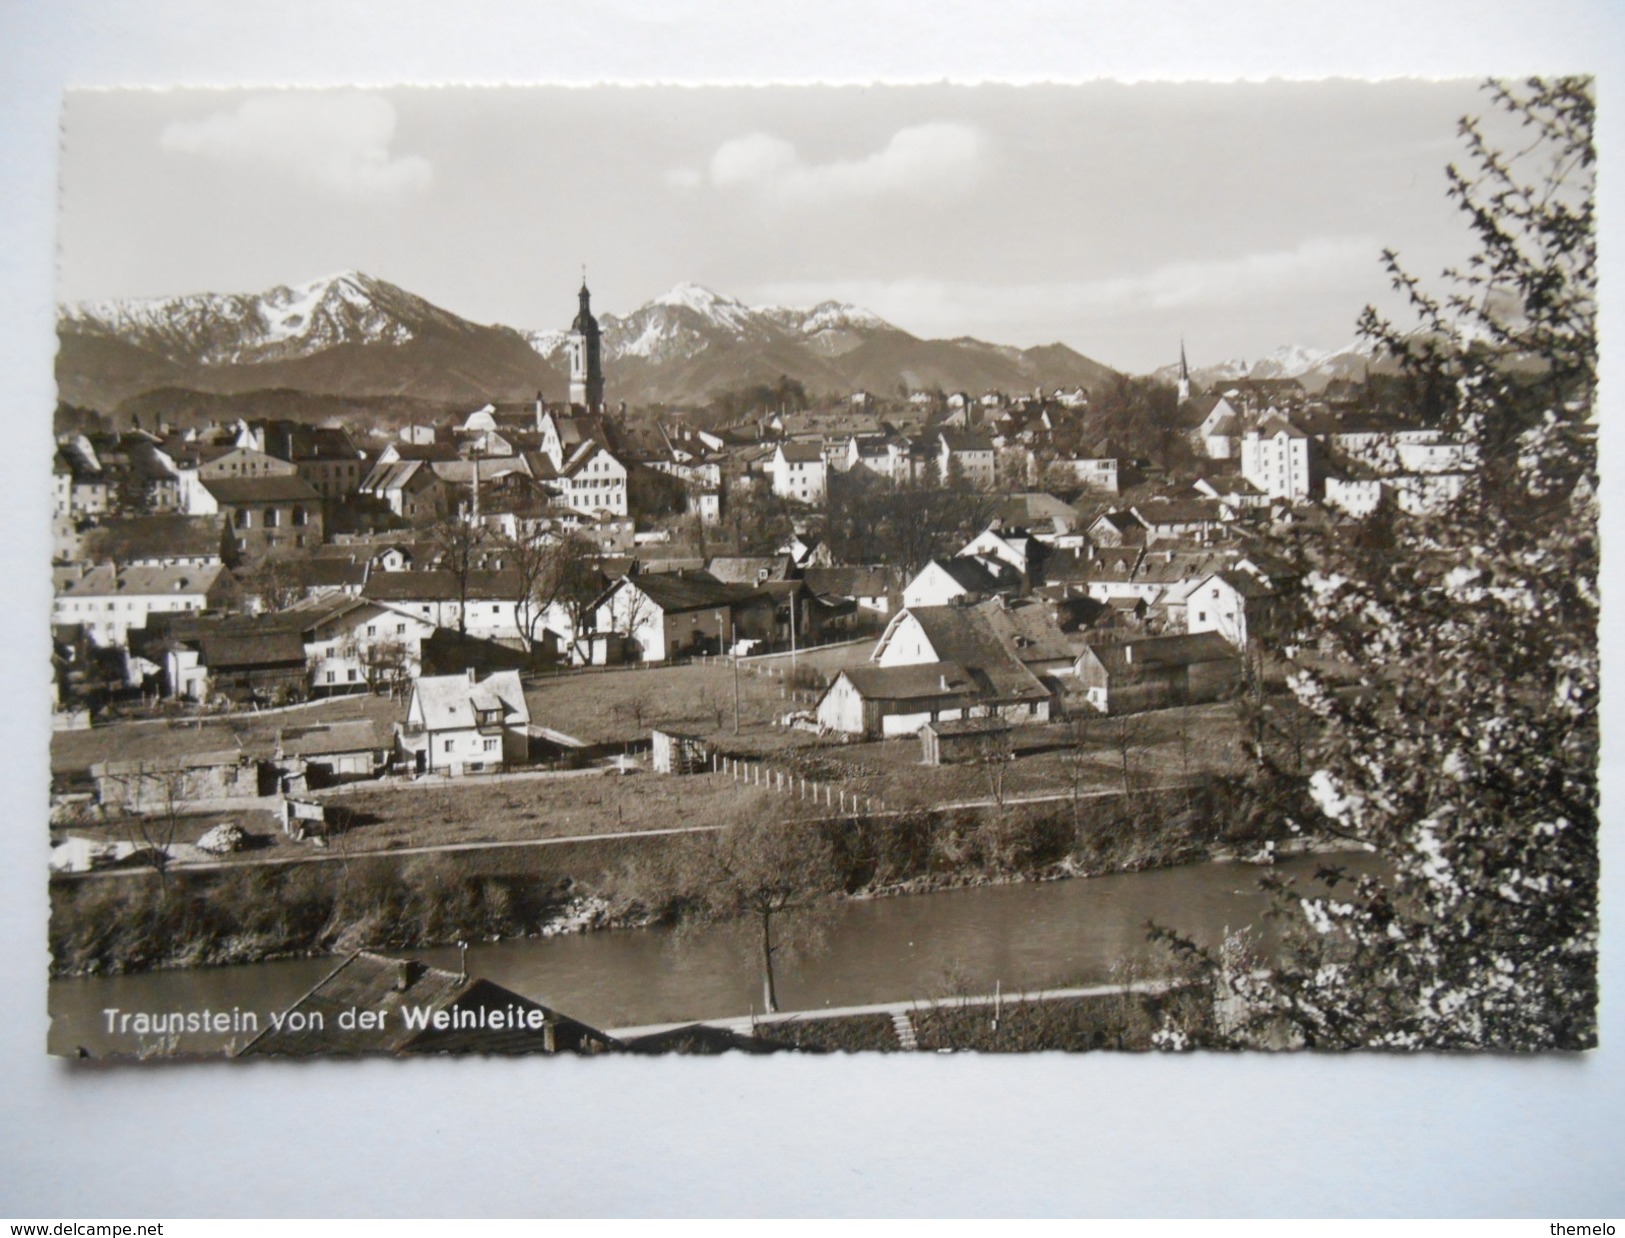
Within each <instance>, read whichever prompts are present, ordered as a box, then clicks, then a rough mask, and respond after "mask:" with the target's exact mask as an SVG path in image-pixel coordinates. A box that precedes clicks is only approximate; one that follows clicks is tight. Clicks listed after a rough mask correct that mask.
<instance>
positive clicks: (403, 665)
mask: <svg viewBox="0 0 1625 1238" xmlns="http://www.w3.org/2000/svg"><path fill="white" fill-rule="evenodd" d="M360 659H361V666H362V669H363V671H365V673H366V676H367V688H368V690H369V691H371V692H379V691H383V692H387V693H388V694H389V696H390V697H391V698H393V697H394V696H395V694H396V693H398V692H401V691H403V690H404V689H405V688H406V687H408V686H409V685H410V684H411V682H412V665H411V657H410V655H408V653H407V650H406V644H405V642H403V641H396V640H381V641H373V642H371V643H369V644H365V645H362V646H361V649H360Z"/></svg>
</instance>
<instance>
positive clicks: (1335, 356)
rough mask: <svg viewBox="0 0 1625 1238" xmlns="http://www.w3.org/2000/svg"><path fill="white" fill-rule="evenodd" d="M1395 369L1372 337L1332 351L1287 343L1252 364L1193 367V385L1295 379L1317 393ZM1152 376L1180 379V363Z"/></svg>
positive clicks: (1234, 362)
mask: <svg viewBox="0 0 1625 1238" xmlns="http://www.w3.org/2000/svg"><path fill="white" fill-rule="evenodd" d="M1394 369H1395V367H1394V364H1393V362H1391V361H1390V360H1388V359H1387V358H1385V357H1382V356H1380V355H1379V351H1378V348H1377V346H1376V345H1375V344H1373V343H1372V342H1371V341H1369V340H1355V341H1354V342H1353V343H1351V344H1346V345H1344V346H1343V347H1342V348H1335V349H1332V350H1330V351H1325V350H1322V349H1315V348H1305V347H1304V346H1303V345H1301V344H1288V345H1285V346H1284V347H1281V348H1277V349H1276V350H1275V351H1274V352H1270V353H1265V354H1264V355H1263V356H1261V357H1258V358H1257V359H1256V360H1254V361H1252V362H1251V363H1249V362H1247V361H1246V360H1244V359H1242V358H1239V357H1238V358H1232V359H1230V360H1228V361H1219V362H1215V363H1213V364H1212V365H1197V366H1192V367H1191V385H1192V387H1193V388H1195V389H1196V390H1198V391H1202V390H1211V389H1212V388H1213V387H1215V386H1218V385H1219V384H1221V383H1223V382H1225V381H1227V380H1231V379H1237V378H1295V379H1297V380H1298V381H1299V382H1300V383H1302V384H1303V386H1304V388H1305V390H1307V391H1309V392H1311V393H1314V392H1320V391H1324V390H1325V389H1326V385H1327V384H1328V383H1330V382H1333V381H1334V380H1336V379H1339V378H1352V379H1362V378H1364V377H1365V375H1366V374H1367V373H1371V372H1376V373H1391V372H1393V371H1394ZM1151 377H1153V378H1156V379H1159V380H1161V381H1163V382H1167V383H1175V382H1178V381H1179V364H1178V363H1177V362H1175V363H1174V364H1172V365H1165V366H1162V367H1160V368H1159V369H1157V370H1155V371H1153V372H1152V375H1151Z"/></svg>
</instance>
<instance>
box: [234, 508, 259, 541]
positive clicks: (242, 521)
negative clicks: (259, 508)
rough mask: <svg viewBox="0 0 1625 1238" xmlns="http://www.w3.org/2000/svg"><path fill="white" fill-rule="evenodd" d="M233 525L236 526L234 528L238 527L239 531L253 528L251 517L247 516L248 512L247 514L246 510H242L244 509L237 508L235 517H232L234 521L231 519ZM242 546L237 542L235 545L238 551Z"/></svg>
mask: <svg viewBox="0 0 1625 1238" xmlns="http://www.w3.org/2000/svg"><path fill="white" fill-rule="evenodd" d="M233 523H234V524H235V525H236V526H237V527H238V528H239V529H251V528H253V527H254V521H253V517H251V516H250V515H249V514H248V512H247V510H246V509H244V508H238V509H237V513H236V516H235V517H234V519H233ZM242 545H243V544H242V543H241V542H238V543H237V548H238V549H239V550H241V549H242Z"/></svg>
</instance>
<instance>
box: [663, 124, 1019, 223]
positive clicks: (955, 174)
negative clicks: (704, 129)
mask: <svg viewBox="0 0 1625 1238" xmlns="http://www.w3.org/2000/svg"><path fill="white" fill-rule="evenodd" d="M986 145H987V143H986V139H985V138H984V137H983V135H982V133H981V131H980V130H978V129H976V128H973V127H972V126H970V125H963V124H958V123H955V122H950V121H934V122H932V123H930V124H924V125H914V126H911V127H909V128H906V129H899V130H898V131H897V132H896V133H894V134H893V135H892V136H891V139H890V140H889V141H888V142H887V143H886V145H885V146H883V147H881V148H880V149H879V150H877V151H875V152H874V153H873V154H870V155H866V156H865V157H863V158H862V159H853V160H834V161H832V162H830V163H820V164H809V163H807V162H805V161H803V159H802V158H801V155H800V153H799V152H798V151H797V150H796V148H795V146H794V145H793V144H792V143H790V142H787V141H786V140H785V139H783V138H778V137H774V136H772V135H771V134H766V133H751V134H746V135H745V136H744V137H739V138H732V139H730V140H729V141H726V142H724V143H723V144H722V145H721V146H719V147H717V149H716V151H715V153H713V154H712V156H711V159H710V162H709V163H708V165H707V167H706V170H705V173H704V174H703V177H702V174H701V173H699V172H697V171H694V170H693V169H677V170H675V171H673V172H671V173H668V174H667V179H668V180H669V181H670V182H671V183H672V184H674V185H681V186H692V185H697V184H699V183H701V181H702V179H704V180H708V181H709V183H710V184H712V185H715V186H717V187H718V188H721V189H733V190H743V191H747V192H752V193H756V194H758V195H760V196H762V197H764V198H769V199H773V200H776V201H780V202H786V203H795V202H827V201H830V200H832V199H852V198H873V197H880V196H885V195H893V194H915V193H932V192H940V191H943V190H947V189H952V188H954V187H955V186H957V185H960V184H963V183H964V182H965V181H966V180H967V179H969V178H970V177H972V176H974V175H976V174H977V172H978V171H979V170H980V168H981V165H982V159H983V154H984V152H985V149H986Z"/></svg>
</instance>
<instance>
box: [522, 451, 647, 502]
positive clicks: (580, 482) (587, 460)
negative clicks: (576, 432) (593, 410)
mask: <svg viewBox="0 0 1625 1238" xmlns="http://www.w3.org/2000/svg"><path fill="white" fill-rule="evenodd" d="M627 478H628V472H627V468H626V465H624V464H622V463H621V461H620V460H619V459H617V458H616V456H615V453H614V452H612V451H610V449H609V448H607V447H605V446H604V445H603V444H602V443H600V442H597V441H596V440H593V439H588V440H587V441H585V442H583V443H582V444H581V445H580V446H579V447H577V448H576V449H575V451H574V452H573V453H571V455H570V457H569V459H567V460H566V461H565V462H564V466H563V467H562V468H560V469H559V471H558V476H557V477H551V478H549V477H544V478H540V479H538V480H540V481H541V483H542V485H543V486H545V487H546V488H547V489H549V490H551V491H553V492H554V493H555V494H557V495H558V496H559V497H560V498H562V499H563V500H564V501H565V502H566V503H568V504H569V505H570V506H571V507H573V508H575V510H576V511H579V512H587V513H588V514H589V515H597V514H598V513H600V512H602V513H607V514H608V515H611V516H624V515H626V514H627V512H628V510H629V508H628V504H627Z"/></svg>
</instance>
